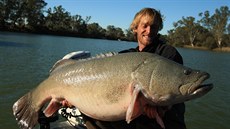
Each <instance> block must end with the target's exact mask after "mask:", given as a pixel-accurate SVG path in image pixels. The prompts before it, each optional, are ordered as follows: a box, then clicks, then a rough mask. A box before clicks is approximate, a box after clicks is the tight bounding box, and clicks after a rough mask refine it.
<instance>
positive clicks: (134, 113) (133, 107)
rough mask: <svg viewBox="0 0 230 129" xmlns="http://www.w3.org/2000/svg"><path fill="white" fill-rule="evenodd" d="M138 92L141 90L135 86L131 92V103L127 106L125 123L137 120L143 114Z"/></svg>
mask: <svg viewBox="0 0 230 129" xmlns="http://www.w3.org/2000/svg"><path fill="white" fill-rule="evenodd" d="M140 91H141V88H140V86H139V85H135V86H134V88H133V92H132V98H131V102H130V104H129V106H128V110H127V112H126V121H127V123H130V122H131V121H132V120H133V119H135V118H137V117H138V116H140V115H141V114H142V113H143V109H142V103H141V100H140V94H139V93H140Z"/></svg>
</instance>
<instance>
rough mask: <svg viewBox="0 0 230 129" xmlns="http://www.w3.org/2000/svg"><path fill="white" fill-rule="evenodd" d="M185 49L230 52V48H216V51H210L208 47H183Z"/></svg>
mask: <svg viewBox="0 0 230 129" xmlns="http://www.w3.org/2000/svg"><path fill="white" fill-rule="evenodd" d="M183 47H184V48H189V49H198V50H207V51H216V52H230V47H222V48H215V49H212V50H211V49H208V48H207V47H197V46H195V47H192V46H188V45H185V46H183Z"/></svg>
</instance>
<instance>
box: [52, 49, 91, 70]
mask: <svg viewBox="0 0 230 129" xmlns="http://www.w3.org/2000/svg"><path fill="white" fill-rule="evenodd" d="M89 57H90V52H89V51H76V52H71V53H68V54H66V55H65V56H64V57H63V58H62V59H60V60H58V61H57V62H56V63H55V64H54V65H53V67H52V68H51V69H50V73H53V71H55V70H56V69H58V68H61V67H63V66H66V65H69V64H73V63H75V62H76V60H81V59H86V58H89Z"/></svg>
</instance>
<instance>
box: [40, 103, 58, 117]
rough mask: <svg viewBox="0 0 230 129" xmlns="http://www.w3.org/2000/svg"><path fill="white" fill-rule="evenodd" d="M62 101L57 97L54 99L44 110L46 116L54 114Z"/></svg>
mask: <svg viewBox="0 0 230 129" xmlns="http://www.w3.org/2000/svg"><path fill="white" fill-rule="evenodd" d="M61 106H62V103H61V102H60V101H58V100H56V99H52V100H51V101H50V103H49V104H48V106H47V107H46V109H45V110H44V111H43V113H44V114H45V116H46V117H50V116H52V115H53V114H54V113H55V112H56V111H57V110H58V109H60V108H61Z"/></svg>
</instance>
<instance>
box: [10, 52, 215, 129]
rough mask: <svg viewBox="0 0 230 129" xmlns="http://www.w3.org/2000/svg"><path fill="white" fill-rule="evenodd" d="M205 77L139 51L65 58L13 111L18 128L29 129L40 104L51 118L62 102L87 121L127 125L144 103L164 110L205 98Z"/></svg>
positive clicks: (33, 122) (202, 73)
mask: <svg viewBox="0 0 230 129" xmlns="http://www.w3.org/2000/svg"><path fill="white" fill-rule="evenodd" d="M208 77H209V74H208V73H206V72H200V71H197V70H192V69H189V68H187V67H184V66H182V65H180V64H177V63H175V62H173V61H170V60H168V59H165V58H163V57H160V56H158V55H155V54H151V53H145V52H141V53H125V54H118V55H114V56H108V57H102V58H94V59H89V60H80V61H73V60H66V61H64V62H63V63H60V66H56V68H55V69H54V70H53V71H52V73H51V75H50V76H49V77H48V78H47V79H46V80H44V81H43V82H42V83H41V84H40V85H39V86H38V87H37V88H35V89H34V90H32V91H31V92H29V93H27V94H26V95H25V96H23V97H22V98H20V99H19V100H18V101H17V102H16V103H15V104H14V106H13V113H14V115H15V117H16V119H17V120H18V124H19V126H20V127H21V128H23V129H24V128H25V129H26V128H32V127H34V126H35V124H36V123H37V117H38V111H39V110H41V108H42V107H43V106H44V104H45V103H47V102H48V101H50V100H51V101H50V103H49V105H48V106H47V108H46V109H45V110H44V113H45V115H46V116H51V115H52V114H53V113H54V112H55V111H56V110H57V109H58V108H60V104H59V103H60V102H62V101H64V100H67V101H68V102H69V103H71V104H72V105H74V106H76V107H77V108H78V109H79V110H80V111H81V112H83V113H84V114H86V115H88V116H90V117H92V118H95V119H99V120H103V121H117V120H125V119H126V121H127V122H130V121H131V120H132V119H134V118H136V117H138V116H139V115H141V114H143V112H144V109H145V106H146V105H152V106H153V107H154V106H169V105H172V104H176V103H180V102H184V101H187V100H190V99H193V98H197V97H200V96H202V95H204V94H206V93H207V92H208V91H209V90H210V89H211V87H212V86H211V85H205V86H202V87H200V86H199V85H200V84H201V83H202V82H203V81H204V80H206V79H207V78H208ZM28 112H30V113H28ZM147 114H148V112H147ZM156 119H157V120H158V123H159V124H160V125H161V126H162V127H163V126H164V125H163V124H162V121H161V120H160V119H159V118H158V116H157V117H156Z"/></svg>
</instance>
